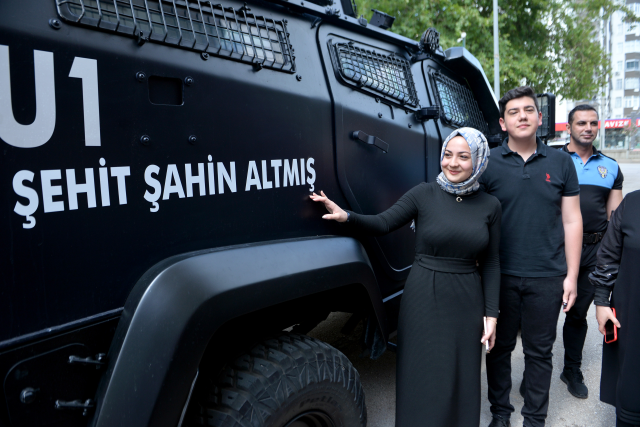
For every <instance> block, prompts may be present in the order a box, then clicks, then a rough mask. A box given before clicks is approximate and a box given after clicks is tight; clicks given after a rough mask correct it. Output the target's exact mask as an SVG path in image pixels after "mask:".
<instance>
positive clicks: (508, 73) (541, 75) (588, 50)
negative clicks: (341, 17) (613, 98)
mask: <svg viewBox="0 0 640 427" xmlns="http://www.w3.org/2000/svg"><path fill="white" fill-rule="evenodd" d="M356 3H357V6H358V10H359V11H360V13H363V14H364V15H365V17H366V18H367V19H370V18H371V15H372V13H371V12H370V10H371V9H377V10H380V11H382V12H385V13H388V14H390V15H393V16H395V17H396V20H395V23H394V25H393V28H392V30H393V31H394V32H396V33H398V34H401V35H403V36H405V37H408V38H411V39H414V40H418V39H419V37H420V35H421V34H422V32H423V31H424V30H426V29H427V28H428V27H434V28H436V29H437V30H438V31H439V32H440V44H441V46H442V47H443V48H444V49H447V48H449V47H452V46H460V45H461V42H458V41H457V40H458V38H460V34H461V33H462V32H463V31H464V32H466V33H467V38H466V48H467V49H468V50H469V51H470V52H471V53H472V54H473V55H474V56H475V57H476V58H478V60H479V61H480V63H481V64H482V67H483V68H484V71H485V74H486V75H487V78H488V79H489V82H490V83H491V84H492V85H493V1H492V0H356ZM498 5H499V11H498V13H499V17H498V26H499V31H500V34H499V40H500V45H499V49H500V79H501V80H500V90H501V92H502V94H504V93H505V92H506V91H507V90H509V89H512V88H514V87H517V86H520V85H522V84H523V83H524V84H527V85H530V86H531V87H533V88H534V90H535V91H536V92H553V93H555V94H556V96H560V97H562V98H566V99H587V98H592V97H593V96H595V95H597V94H599V91H600V90H601V88H602V87H603V86H604V85H605V84H606V82H607V81H608V80H609V78H610V74H611V69H610V66H609V55H608V54H606V53H605V52H604V51H603V49H602V47H601V40H600V39H599V28H600V25H601V22H602V21H601V18H600V16H601V15H600V14H601V10H603V11H604V14H605V17H608V16H610V15H611V14H612V13H613V12H614V11H616V10H621V11H623V12H625V13H626V19H627V21H629V22H635V21H637V20H638V17H636V16H635V15H633V13H632V12H631V11H630V10H629V9H627V8H626V7H625V6H622V5H620V4H618V3H617V2H616V1H615V0H565V1H563V0H508V1H507V0H499V2H498Z"/></svg>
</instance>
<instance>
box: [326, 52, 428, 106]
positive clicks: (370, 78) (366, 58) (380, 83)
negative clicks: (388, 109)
mask: <svg viewBox="0 0 640 427" xmlns="http://www.w3.org/2000/svg"><path fill="white" fill-rule="evenodd" d="M329 51H330V52H331V59H332V60H333V65H334V67H335V68H336V70H337V72H338V74H339V76H340V77H341V78H342V82H343V83H345V84H349V85H355V86H357V87H359V88H361V89H365V90H366V91H368V92H371V93H372V94H374V95H382V96H384V97H386V98H390V99H391V100H394V101H396V102H400V103H401V104H403V105H410V106H413V107H415V106H417V105H418V102H419V101H418V95H417V93H416V88H415V85H414V83H413V76H412V74H411V64H410V63H409V61H407V60H406V59H403V58H399V57H397V56H396V55H395V54H393V53H392V52H390V54H389V55H383V54H381V53H377V52H375V51H371V50H367V49H363V48H360V47H357V46H355V45H354V43H353V42H349V43H335V44H332V43H331V40H329Z"/></svg>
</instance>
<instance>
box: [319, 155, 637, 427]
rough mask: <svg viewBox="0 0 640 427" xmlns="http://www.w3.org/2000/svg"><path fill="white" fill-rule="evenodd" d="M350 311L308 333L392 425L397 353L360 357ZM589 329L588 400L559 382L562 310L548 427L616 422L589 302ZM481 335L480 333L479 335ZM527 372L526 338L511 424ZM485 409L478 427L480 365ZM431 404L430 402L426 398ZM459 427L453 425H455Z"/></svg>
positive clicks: (518, 354)
mask: <svg viewBox="0 0 640 427" xmlns="http://www.w3.org/2000/svg"><path fill="white" fill-rule="evenodd" d="M620 167H621V169H622V172H623V174H624V187H623V194H627V193H629V192H631V191H635V190H638V189H640V163H622V164H621V166H620ZM349 316H350V315H349V314H345V313H332V314H331V316H329V318H328V319H327V320H325V321H324V322H322V323H321V324H320V325H319V326H318V327H317V328H316V329H314V330H313V331H311V333H310V334H309V335H312V336H314V337H316V338H319V339H322V340H323V341H326V342H328V343H329V344H331V345H333V346H334V347H336V348H338V349H339V350H340V351H342V352H343V353H344V354H345V355H347V357H349V359H350V360H351V362H352V363H353V364H354V365H355V367H356V369H358V371H359V372H360V376H361V379H362V383H363V385H364V389H365V394H366V403H367V411H368V423H367V425H368V426H369V427H393V426H394V424H395V422H394V419H395V379H396V374H395V363H396V355H395V354H394V353H392V352H390V351H387V352H386V353H385V354H383V355H382V357H381V358H380V359H378V360H376V361H373V360H370V359H369V358H365V357H360V353H361V352H362V347H361V346H360V343H359V342H358V338H357V337H358V333H357V332H358V331H356V333H354V334H352V335H351V336H344V335H342V334H341V333H340V329H341V328H342V326H343V325H344V323H345V322H346V321H347V320H348V318H349ZM587 319H588V322H589V331H588V333H587V339H586V342H585V346H584V351H583V362H582V372H583V374H584V377H585V384H586V385H587V387H588V388H589V398H588V399H584V400H582V399H576V398H575V397H573V396H571V395H570V394H569V392H568V391H567V387H566V385H565V384H564V383H563V382H562V381H560V378H559V376H560V372H561V371H562V364H563V360H562V358H563V355H564V349H563V346H562V325H563V324H564V314H562V313H561V314H560V318H559V320H558V329H557V333H558V335H557V339H556V342H555V345H554V349H553V354H554V358H553V365H554V371H553V377H552V381H551V390H550V404H549V415H548V418H547V423H546V425H547V426H548V427H613V426H614V425H615V409H614V408H613V407H612V406H610V405H607V404H604V403H602V402H600V400H599V388H600V364H601V353H602V345H603V344H602V343H603V341H602V335H601V334H600V332H598V325H597V322H596V319H595V306H593V305H592V306H591V309H590V311H589V315H588V317H587ZM360 327H361V326H360ZM479 339H480V338H479V337H478V340H479ZM523 371H524V355H523V353H522V343H521V341H520V339H519V338H518V345H517V347H516V349H515V351H514V353H513V356H512V380H513V388H512V390H511V403H512V404H513V406H514V407H515V408H516V411H515V412H514V414H513V415H512V417H511V425H512V427H522V415H520V410H521V409H522V405H523V399H522V397H521V396H520V393H519V392H518V388H519V386H520V383H521V381H522V373H523ZM481 375H482V412H481V418H480V426H482V427H486V426H487V425H488V424H489V423H490V422H491V412H490V411H489V402H488V400H487V381H486V374H485V368H484V360H483V365H482V374H481ZM425 404H427V402H425ZM452 427H455V426H452Z"/></svg>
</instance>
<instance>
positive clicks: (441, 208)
mask: <svg viewBox="0 0 640 427" xmlns="http://www.w3.org/2000/svg"><path fill="white" fill-rule="evenodd" d="M440 160H441V167H442V173H440V175H439V176H438V178H437V181H436V182H431V183H428V184H427V183H424V182H423V183H421V184H419V185H417V186H416V187H414V188H412V189H411V190H409V191H408V192H407V193H406V194H405V195H404V196H402V197H401V198H400V200H398V201H397V202H396V203H395V204H394V205H393V206H392V207H391V208H389V209H388V210H386V211H385V212H382V213H381V214H378V215H361V214H357V213H355V212H352V211H347V210H343V209H341V208H340V207H339V206H338V205H336V204H335V203H334V202H332V201H331V200H329V198H327V197H326V195H325V194H324V192H320V195H317V194H315V193H313V195H311V199H312V200H313V201H315V202H321V203H323V204H324V205H325V207H326V208H327V210H328V211H329V214H326V215H324V216H323V218H324V219H327V220H335V221H338V222H342V223H346V225H347V226H349V227H353V228H354V229H358V230H361V231H364V232H366V233H369V234H372V235H383V234H387V233H390V232H392V231H394V230H397V229H399V228H400V227H402V226H408V225H409V224H410V223H411V221H412V220H414V221H415V232H416V245H415V251H416V256H415V261H414V263H413V266H412V268H411V272H410V273H409V277H408V278H407V281H406V283H405V287H404V294H403V296H402V302H401V307H400V315H399V319H398V361H397V387H396V426H397V427H416V426H425V425H428V426H430V427H451V426H456V427H478V425H479V423H480V392H481V390H480V388H481V386H480V384H481V383H480V372H481V363H482V353H481V352H482V350H481V345H482V344H481V342H482V343H484V342H486V341H487V340H488V341H489V348H490V349H491V348H492V347H493V344H494V341H495V327H496V324H497V318H498V297H499V294H500V263H499V258H498V252H499V247H498V245H499V242H500V220H501V208H500V203H499V202H498V200H497V199H496V198H495V197H493V196H490V195H488V194H486V193H484V192H482V191H478V189H479V184H478V178H479V177H480V175H481V174H482V173H483V172H484V170H485V168H486V166H487V163H488V161H489V146H488V144H487V140H486V139H485V137H484V135H482V133H480V132H479V131H477V130H475V129H472V128H460V129H458V130H455V131H454V132H453V133H452V134H451V135H449V137H448V138H447V139H446V140H445V141H444V144H443V145H442V152H441V157H440ZM484 316H486V318H487V321H486V324H487V326H486V332H485V333H484V335H483V327H484V322H483V317H484Z"/></svg>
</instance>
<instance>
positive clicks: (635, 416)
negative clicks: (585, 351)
mask: <svg viewBox="0 0 640 427" xmlns="http://www.w3.org/2000/svg"><path fill="white" fill-rule="evenodd" d="M589 279H590V280H591V283H593V284H594V285H595V292H596V297H595V304H596V305H600V306H609V305H611V307H614V308H615V309H616V317H617V318H618V320H619V321H620V326H621V328H620V329H619V330H618V340H617V341H615V342H613V343H609V344H603V346H602V376H601V378H600V400H602V401H603V402H605V403H608V404H610V405H613V406H615V407H616V413H617V416H618V418H620V419H621V420H622V421H624V422H626V423H628V424H631V425H640V191H634V192H632V193H629V194H627V195H626V197H625V198H624V200H623V201H622V203H620V206H618V209H616V211H615V212H614V214H613V215H611V221H610V223H609V227H608V229H607V233H606V234H605V236H604V238H603V239H602V243H601V244H600V249H599V250H598V261H597V266H596V270H595V271H594V272H593V273H591V274H590V275H589ZM612 291H613V292H612ZM609 295H611V301H609Z"/></svg>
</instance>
